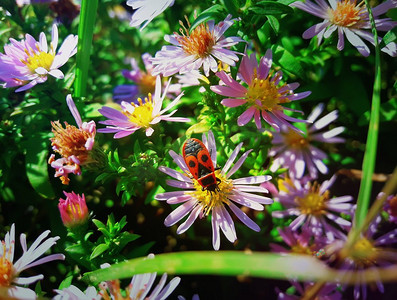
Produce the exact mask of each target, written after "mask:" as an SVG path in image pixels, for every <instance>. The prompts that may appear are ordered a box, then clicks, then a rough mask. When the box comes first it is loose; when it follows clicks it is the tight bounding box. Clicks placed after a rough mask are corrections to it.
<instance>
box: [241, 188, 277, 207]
mask: <svg viewBox="0 0 397 300" xmlns="http://www.w3.org/2000/svg"><path fill="white" fill-rule="evenodd" d="M234 195H238V196H239V197H240V198H241V197H242V198H244V199H249V200H252V201H255V202H257V203H261V204H272V203H273V199H271V198H269V197H264V196H259V195H256V194H250V193H246V192H243V191H239V190H235V191H234Z"/></svg>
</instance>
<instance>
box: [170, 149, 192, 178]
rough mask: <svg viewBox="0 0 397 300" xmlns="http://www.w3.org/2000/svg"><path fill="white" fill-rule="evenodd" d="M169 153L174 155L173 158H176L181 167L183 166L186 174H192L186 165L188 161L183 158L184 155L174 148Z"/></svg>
mask: <svg viewBox="0 0 397 300" xmlns="http://www.w3.org/2000/svg"><path fill="white" fill-rule="evenodd" d="M169 154H170V156H171V157H172V159H173V160H174V162H175V163H176V164H177V165H178V167H179V168H181V169H182V170H183V171H184V172H185V173H186V174H190V172H189V169H188V167H187V166H186V163H185V161H184V160H183V158H182V156H180V155H179V154H177V153H176V152H175V151H173V150H170V152H169Z"/></svg>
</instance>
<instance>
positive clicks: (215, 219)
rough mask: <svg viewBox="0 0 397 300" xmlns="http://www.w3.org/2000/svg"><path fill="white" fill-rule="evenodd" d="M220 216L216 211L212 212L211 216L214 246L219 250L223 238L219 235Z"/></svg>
mask: <svg viewBox="0 0 397 300" xmlns="http://www.w3.org/2000/svg"><path fill="white" fill-rule="evenodd" d="M218 218H219V216H218V215H216V214H215V213H213V214H212V217H211V223H212V246H213V247H214V250H219V247H220V245H221V239H220V236H219V222H218Z"/></svg>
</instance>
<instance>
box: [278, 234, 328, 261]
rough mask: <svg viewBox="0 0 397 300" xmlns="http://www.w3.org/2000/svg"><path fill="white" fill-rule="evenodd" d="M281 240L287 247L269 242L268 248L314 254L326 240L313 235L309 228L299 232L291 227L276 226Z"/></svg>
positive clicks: (285, 251) (279, 251) (280, 251)
mask: <svg viewBox="0 0 397 300" xmlns="http://www.w3.org/2000/svg"><path fill="white" fill-rule="evenodd" d="M277 231H278V233H279V234H280V236H281V238H282V239H283V241H284V242H285V243H286V244H287V246H288V248H285V247H283V246H280V245H278V244H274V243H271V244H270V248H271V250H272V251H273V252H278V253H296V254H307V255H310V256H316V255H317V253H318V252H319V251H320V250H321V249H322V248H323V247H324V246H325V245H326V240H325V239H322V238H321V237H318V236H313V234H312V232H311V231H310V230H307V229H304V230H302V232H301V233H298V232H297V231H293V230H292V229H291V227H285V228H277Z"/></svg>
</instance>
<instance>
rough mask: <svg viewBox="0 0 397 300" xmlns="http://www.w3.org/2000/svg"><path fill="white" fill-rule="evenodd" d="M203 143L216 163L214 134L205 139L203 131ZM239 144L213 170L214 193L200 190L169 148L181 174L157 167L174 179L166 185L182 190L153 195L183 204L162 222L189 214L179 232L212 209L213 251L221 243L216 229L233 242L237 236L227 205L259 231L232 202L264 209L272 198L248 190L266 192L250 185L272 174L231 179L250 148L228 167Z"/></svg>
mask: <svg viewBox="0 0 397 300" xmlns="http://www.w3.org/2000/svg"><path fill="white" fill-rule="evenodd" d="M203 143H204V145H205V146H206V147H207V148H208V150H209V152H210V154H211V160H212V162H213V164H214V166H216V145H215V138H214V135H213V133H212V132H211V131H209V133H208V139H207V137H206V136H205V134H203ZM242 145H243V143H240V144H239V145H237V147H236V148H235V149H234V151H233V152H232V154H231V155H230V157H229V159H228V160H227V162H226V164H225V166H224V167H223V168H222V170H216V171H215V176H216V177H217V178H218V179H219V180H220V182H219V184H218V189H219V190H215V191H213V192H212V191H211V192H210V191H208V190H203V188H202V186H201V185H200V184H199V182H198V181H197V180H196V179H194V178H192V177H191V176H190V172H189V170H188V168H187V166H186V164H185V162H184V160H183V158H182V156H180V155H178V154H176V153H175V152H174V151H172V150H171V151H170V152H169V153H170V155H171V156H172V158H173V160H174V161H175V163H176V164H177V165H178V166H179V167H180V168H181V169H182V170H183V172H184V173H181V172H178V171H175V170H173V169H170V168H167V167H160V168H159V170H160V171H162V172H164V173H166V174H167V175H169V176H171V177H173V178H175V179H177V180H173V179H172V180H167V184H168V185H169V186H173V187H177V188H182V189H184V191H176V192H166V193H162V194H157V195H156V196H155V199H157V200H166V201H167V203H169V204H178V203H183V204H182V205H180V206H179V207H178V208H177V209H175V210H174V211H173V212H172V213H171V214H170V215H169V216H168V217H167V218H166V219H165V221H164V224H165V225H166V226H172V225H174V224H176V223H177V222H179V221H180V220H181V219H183V218H184V217H185V216H186V215H188V214H189V213H190V215H189V216H188V218H187V219H186V221H185V222H183V223H182V224H181V225H180V226H179V227H178V229H177V233H178V234H181V233H183V232H185V231H186V230H188V229H189V227H190V226H191V225H192V224H193V222H194V221H195V220H196V219H197V217H200V219H202V218H204V217H206V216H208V215H209V214H210V213H211V212H212V216H211V219H212V244H213V247H214V249H215V250H219V246H220V236H219V228H220V229H221V230H222V231H223V233H224V234H225V236H226V237H227V239H228V240H229V241H230V242H232V243H233V242H234V241H236V239H237V236H236V230H235V228H234V222H233V220H232V218H231V216H230V214H229V212H228V210H227V209H226V207H229V208H230V210H231V211H232V212H233V213H234V214H235V215H236V216H237V218H239V219H240V221H242V222H243V223H244V224H245V225H246V226H248V227H249V228H251V229H252V230H255V231H259V230H260V228H259V226H258V225H257V224H256V223H254V222H253V221H252V220H251V219H250V218H249V217H248V216H247V215H246V214H245V213H244V212H243V211H242V210H241V209H240V208H238V207H237V206H236V205H235V204H234V202H235V203H238V204H240V205H243V206H247V207H249V208H252V209H255V210H263V209H264V207H263V205H262V204H270V203H272V202H273V200H272V199H270V198H267V197H263V196H259V195H256V194H252V193H251V192H259V193H266V192H267V190H266V189H265V188H262V187H259V186H252V185H253V184H258V183H262V182H265V181H267V180H270V179H271V177H270V176H266V175H262V176H252V177H244V178H239V179H230V176H232V175H233V174H234V173H235V172H236V171H237V170H238V169H239V168H240V167H241V165H242V164H243V163H244V161H245V159H246V158H247V156H248V154H249V153H250V152H251V151H252V150H248V151H247V152H245V153H244V154H243V155H242V156H241V157H240V159H239V160H238V161H237V162H236V163H235V164H234V166H233V167H232V168H231V169H230V167H231V166H232V164H233V162H234V160H235V159H236V157H237V154H238V152H239V151H240V149H241V147H242ZM229 169H230V171H229Z"/></svg>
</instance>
